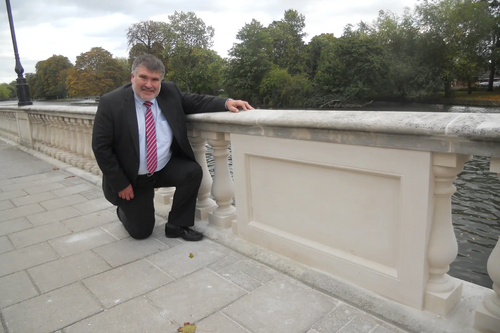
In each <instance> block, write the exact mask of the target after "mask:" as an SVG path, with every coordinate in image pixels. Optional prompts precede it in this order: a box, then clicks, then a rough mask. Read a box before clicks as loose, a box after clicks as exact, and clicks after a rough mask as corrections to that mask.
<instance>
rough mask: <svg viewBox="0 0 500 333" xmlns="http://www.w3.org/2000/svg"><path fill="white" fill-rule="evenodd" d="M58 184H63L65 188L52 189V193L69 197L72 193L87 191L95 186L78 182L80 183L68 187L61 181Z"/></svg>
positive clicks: (60, 196)
mask: <svg viewBox="0 0 500 333" xmlns="http://www.w3.org/2000/svg"><path fill="white" fill-rule="evenodd" d="M58 184H59V185H61V186H62V187H63V188H62V189H57V190H55V191H52V194H54V195H55V196H57V197H59V198H62V197H67V196H69V195H72V194H77V193H81V192H85V191H88V190H90V189H92V188H93V187H94V186H92V185H90V184H78V185H73V186H70V187H66V186H64V185H62V184H61V183H58Z"/></svg>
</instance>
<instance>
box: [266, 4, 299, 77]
mask: <svg viewBox="0 0 500 333" xmlns="http://www.w3.org/2000/svg"><path fill="white" fill-rule="evenodd" d="M305 26H306V25H305V16H304V15H302V14H299V13H298V12H297V11H296V10H293V9H289V10H287V11H285V15H284V17H283V19H282V20H280V21H274V22H272V23H271V24H270V25H269V28H268V29H269V35H270V37H271V39H272V42H273V51H272V52H273V63H274V64H275V65H278V66H279V67H280V68H285V69H287V70H288V72H289V73H290V74H292V75H294V74H298V73H302V72H303V71H304V69H305V55H306V48H305V43H304V41H303V38H304V37H305V36H306V33H305V32H304V31H303V30H304V28H305Z"/></svg>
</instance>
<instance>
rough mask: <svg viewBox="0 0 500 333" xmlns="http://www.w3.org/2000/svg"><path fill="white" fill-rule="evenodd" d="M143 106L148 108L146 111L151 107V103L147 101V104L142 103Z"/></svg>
mask: <svg viewBox="0 0 500 333" xmlns="http://www.w3.org/2000/svg"><path fill="white" fill-rule="evenodd" d="M144 105H146V106H147V107H148V109H149V108H150V107H151V105H153V103H151V102H149V101H148V102H144Z"/></svg>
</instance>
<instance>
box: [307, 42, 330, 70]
mask: <svg viewBox="0 0 500 333" xmlns="http://www.w3.org/2000/svg"><path fill="white" fill-rule="evenodd" d="M334 42H335V37H334V36H333V34H321V35H318V36H314V37H313V38H312V39H311V41H310V42H309V44H308V45H307V51H308V57H307V74H308V75H309V79H310V80H313V79H314V77H315V76H316V72H317V70H318V63H319V60H320V58H321V53H322V52H323V49H324V48H325V47H327V46H329V45H332V44H333V43H334Z"/></svg>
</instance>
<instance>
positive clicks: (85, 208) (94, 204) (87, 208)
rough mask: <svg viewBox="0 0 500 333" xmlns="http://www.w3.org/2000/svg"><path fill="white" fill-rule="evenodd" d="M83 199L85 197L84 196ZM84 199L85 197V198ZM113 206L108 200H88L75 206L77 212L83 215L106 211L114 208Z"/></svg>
mask: <svg viewBox="0 0 500 333" xmlns="http://www.w3.org/2000/svg"><path fill="white" fill-rule="evenodd" d="M82 197H83V196H82ZM83 198H84V197H83ZM112 206H113V205H112V204H111V203H109V202H108V201H107V200H103V199H102V198H98V199H93V200H88V199H87V200H86V201H85V202H82V203H80V204H76V205H73V208H75V209H76V210H77V211H79V212H80V213H82V214H90V213H94V212H97V211H100V210H104V209H106V208H109V207H112Z"/></svg>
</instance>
